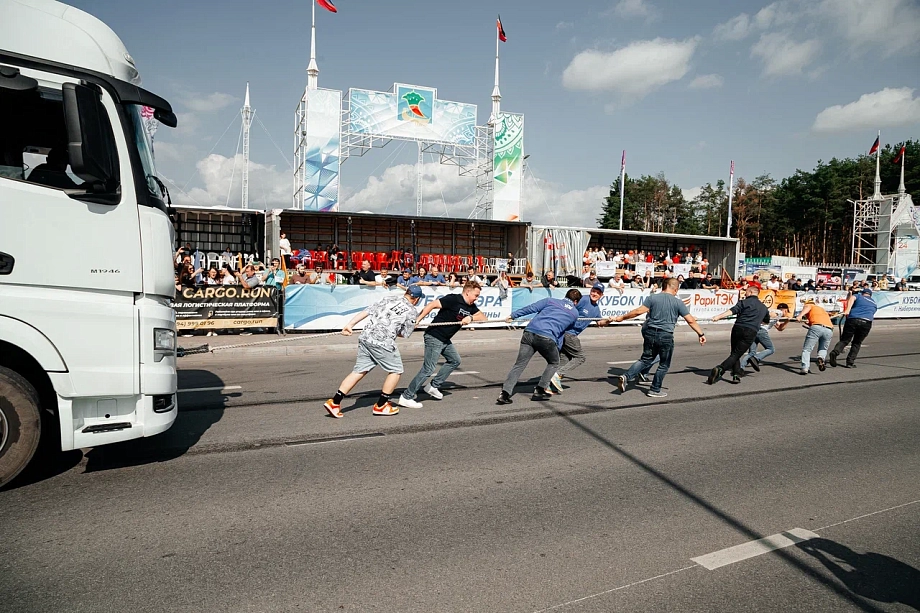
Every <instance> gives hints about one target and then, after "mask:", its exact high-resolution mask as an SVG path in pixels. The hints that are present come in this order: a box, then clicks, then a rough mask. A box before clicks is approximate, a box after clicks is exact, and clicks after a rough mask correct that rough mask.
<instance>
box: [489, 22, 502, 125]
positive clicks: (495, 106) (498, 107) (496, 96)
mask: <svg viewBox="0 0 920 613" xmlns="http://www.w3.org/2000/svg"><path fill="white" fill-rule="evenodd" d="M501 23H502V18H501V16H499V18H498V21H496V22H495V87H494V88H493V89H492V116H491V117H490V118H489V123H494V122H495V120H496V119H498V115H499V114H500V113H501V111H502V91H501V89H499V87H498V69H499V65H498V49H499V45H500V44H501V34H502V27H501Z"/></svg>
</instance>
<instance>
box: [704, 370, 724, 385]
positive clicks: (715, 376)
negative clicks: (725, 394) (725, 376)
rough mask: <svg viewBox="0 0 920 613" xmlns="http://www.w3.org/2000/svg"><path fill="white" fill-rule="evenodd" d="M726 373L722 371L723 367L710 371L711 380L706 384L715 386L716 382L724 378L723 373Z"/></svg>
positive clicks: (707, 380)
mask: <svg viewBox="0 0 920 613" xmlns="http://www.w3.org/2000/svg"><path fill="white" fill-rule="evenodd" d="M724 372H725V371H724V370H722V367H721V366H716V367H715V368H713V369H712V370H710V371H709V378H708V379H706V383H708V384H709V385H715V382H716V381H718V380H719V379H721V378H722V373H724Z"/></svg>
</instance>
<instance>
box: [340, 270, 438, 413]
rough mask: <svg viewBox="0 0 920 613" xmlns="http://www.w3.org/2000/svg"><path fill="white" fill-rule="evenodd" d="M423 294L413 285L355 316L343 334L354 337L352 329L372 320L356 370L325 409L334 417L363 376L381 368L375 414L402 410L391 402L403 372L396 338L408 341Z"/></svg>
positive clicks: (363, 336) (363, 335) (360, 343)
mask: <svg viewBox="0 0 920 613" xmlns="http://www.w3.org/2000/svg"><path fill="white" fill-rule="evenodd" d="M423 296H424V293H423V292H422V288H420V287H419V286H418V285H410V286H409V287H408V288H406V293H405V294H390V295H388V296H387V297H386V298H384V299H383V300H381V301H379V302H377V303H376V304H374V305H371V306H369V307H368V308H367V309H365V310H363V311H361V312H360V313H358V314H357V315H355V316H354V317H353V318H352V320H351V321H350V322H348V325H346V326H345V327H344V328H342V334H344V335H345V336H351V334H352V332H353V330H352V327H353V326H355V325H357V323H358V322H360V321H362V320H363V319H365V318H370V319H369V320H368V322H367V325H365V326H364V331H363V332H361V337H360V339H359V340H358V359H357V360H356V361H355V368H354V370H353V371H352V372H351V373H349V375H348V376H347V377H345V379H344V380H343V381H342V383H341V385H339V389H338V391H336V393H335V396H333V397H332V398H330V399H329V400H327V401H326V403H325V404H324V405H323V408H325V409H326V412H328V413H329V414H330V415H331V416H333V417H335V418H340V417H343V415H342V400H343V399H344V398H345V396H346V395H347V394H348V392H350V391H351V390H352V388H354V386H355V385H357V384H358V382H359V381H360V380H361V379H363V378H364V375H366V374H367V373H369V372H370V371H372V370H373V369H374V367H376V366H379V367H380V368H382V369H383V370H385V371H386V373H387V378H386V379H385V380H384V382H383V387H382V388H381V390H380V398H379V399H378V400H377V404H375V405H374V408H373V411H372V413H373V414H374V415H396V414H397V413H399V407H394V406H393V405H392V403H391V402H390V395H391V394H392V393H393V392H394V391H395V390H396V385H397V384H398V383H399V376H400V375H401V374H402V372H403V364H402V357H401V356H400V355H399V349H397V347H396V338H397V337H400V336H401V337H403V338H409V336H410V335H411V334H412V331H413V330H414V329H415V321H416V318H417V317H418V310H417V309H416V308H415V307H416V305H418V303H419V300H421V299H422V297H423Z"/></svg>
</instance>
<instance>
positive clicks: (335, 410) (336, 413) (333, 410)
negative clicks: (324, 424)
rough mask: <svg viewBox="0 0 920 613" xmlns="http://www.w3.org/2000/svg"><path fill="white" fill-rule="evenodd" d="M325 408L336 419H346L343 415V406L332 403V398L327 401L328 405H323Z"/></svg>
mask: <svg viewBox="0 0 920 613" xmlns="http://www.w3.org/2000/svg"><path fill="white" fill-rule="evenodd" d="M323 408H324V409H326V411H327V412H328V413H329V414H330V415H332V416H333V417H335V418H336V419H339V418H341V417H345V416H344V415H342V405H340V404H335V403H334V402H332V398H330V399H329V400H327V401H326V404H324V405H323Z"/></svg>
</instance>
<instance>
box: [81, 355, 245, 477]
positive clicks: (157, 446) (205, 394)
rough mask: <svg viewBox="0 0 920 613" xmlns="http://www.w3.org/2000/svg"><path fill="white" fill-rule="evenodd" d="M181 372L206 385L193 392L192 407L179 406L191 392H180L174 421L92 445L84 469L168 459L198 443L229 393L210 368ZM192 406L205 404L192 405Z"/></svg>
mask: <svg viewBox="0 0 920 613" xmlns="http://www.w3.org/2000/svg"><path fill="white" fill-rule="evenodd" d="M182 374H183V379H186V380H191V381H194V385H195V387H196V388H205V389H208V391H201V392H193V393H194V395H195V400H194V404H193V403H191V402H190V403H189V404H190V405H191V407H190V408H189V409H186V410H183V408H182V406H183V398H185V397H187V396H189V395H191V394H187V393H182V394H179V415H178V416H177V417H176V423H174V424H173V426H172V428H170V429H169V430H167V431H166V432H164V433H163V434H158V435H157V436H152V437H150V438H142V439H135V440H132V441H125V442H124V443H115V444H114V445H105V446H103V447H94V448H93V449H91V450H90V451H88V452H87V454H86V459H87V462H86V472H94V471H98V470H108V469H112V468H123V467H125V466H140V465H143V464H151V463H154V462H168V461H170V460H174V459H176V458H178V457H181V456H183V455H185V453H186V452H188V450H189V449H191V448H192V447H194V446H195V445H196V444H198V442H199V441H200V440H201V437H202V435H204V433H205V432H207V431H208V429H209V428H210V427H211V426H213V425H214V424H216V423H217V422H219V421H220V420H221V418H222V417H223V416H224V410H225V408H226V404H227V400H228V399H229V398H230V396H232V394H224V393H222V389H223V387H224V381H223V380H222V379H221V378H220V377H219V376H217V375H216V374H214V373H212V372H210V371H207V370H186V371H183V373H182ZM209 388H214V389H209ZM180 389H181V385H180ZM195 406H206V407H208V408H207V410H201V409H194V407H195Z"/></svg>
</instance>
